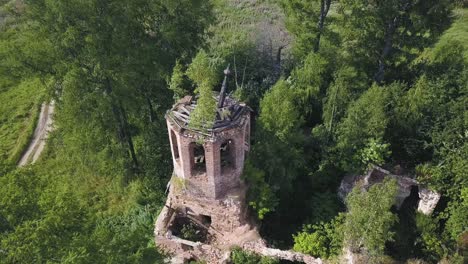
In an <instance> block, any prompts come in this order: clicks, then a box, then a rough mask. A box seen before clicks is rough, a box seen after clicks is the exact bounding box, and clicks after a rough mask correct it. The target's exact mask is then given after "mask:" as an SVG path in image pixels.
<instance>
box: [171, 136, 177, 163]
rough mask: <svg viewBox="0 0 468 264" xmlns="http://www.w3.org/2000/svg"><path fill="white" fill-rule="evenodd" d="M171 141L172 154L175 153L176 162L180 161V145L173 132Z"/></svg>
mask: <svg viewBox="0 0 468 264" xmlns="http://www.w3.org/2000/svg"><path fill="white" fill-rule="evenodd" d="M171 141H172V152H173V153H174V158H175V159H176V161H179V144H178V142H177V137H176V135H175V133H174V131H173V130H171Z"/></svg>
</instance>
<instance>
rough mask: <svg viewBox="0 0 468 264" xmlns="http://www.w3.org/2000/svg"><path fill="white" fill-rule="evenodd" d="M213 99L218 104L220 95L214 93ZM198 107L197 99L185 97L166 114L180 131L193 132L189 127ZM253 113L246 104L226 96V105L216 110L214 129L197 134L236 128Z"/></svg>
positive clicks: (210, 128)
mask: <svg viewBox="0 0 468 264" xmlns="http://www.w3.org/2000/svg"><path fill="white" fill-rule="evenodd" d="M213 98H214V99H215V100H216V102H218V100H219V93H217V92H214V93H213ZM196 106H197V97H194V96H185V97H184V98H182V99H180V100H179V101H177V102H176V103H175V104H174V106H173V107H172V109H171V110H169V111H168V112H167V113H166V118H168V119H169V120H170V121H171V122H172V123H173V124H175V125H176V126H178V127H179V128H180V129H186V130H193V131H197V130H196V129H193V128H191V127H189V123H190V115H191V113H192V112H193V110H195V107H196ZM250 111H252V109H250V107H248V106H247V105H246V104H245V103H240V102H238V101H236V100H235V99H234V98H232V97H230V96H226V97H225V99H224V103H223V105H222V106H221V107H217V109H216V119H215V122H214V124H213V126H212V127H209V128H207V129H206V131H197V132H201V133H203V132H211V133H212V132H218V131H222V130H225V129H228V128H231V127H234V126H237V125H239V124H240V123H241V122H242V117H243V116H244V115H245V114H246V113H247V112H250Z"/></svg>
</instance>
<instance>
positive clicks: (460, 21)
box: [436, 8, 468, 61]
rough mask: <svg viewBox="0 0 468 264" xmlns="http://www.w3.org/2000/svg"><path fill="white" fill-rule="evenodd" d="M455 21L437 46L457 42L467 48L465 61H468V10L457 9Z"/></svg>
mask: <svg viewBox="0 0 468 264" xmlns="http://www.w3.org/2000/svg"><path fill="white" fill-rule="evenodd" d="M454 14H455V21H454V23H453V24H452V26H451V27H450V28H449V29H448V30H447V31H446V32H445V33H444V34H443V35H442V36H441V38H440V40H439V42H438V43H437V44H436V45H443V44H445V43H447V42H449V41H451V40H457V41H459V42H460V43H462V44H463V45H464V47H465V55H464V57H465V60H466V61H468V8H464V9H457V10H455V12H454Z"/></svg>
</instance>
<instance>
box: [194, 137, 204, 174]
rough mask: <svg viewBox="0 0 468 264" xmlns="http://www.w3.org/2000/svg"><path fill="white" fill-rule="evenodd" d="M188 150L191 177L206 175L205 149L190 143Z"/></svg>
mask: <svg viewBox="0 0 468 264" xmlns="http://www.w3.org/2000/svg"><path fill="white" fill-rule="evenodd" d="M190 150H191V155H190V156H191V162H190V165H191V170H192V175H197V174H203V173H206V159H205V148H204V147H203V145H201V144H198V143H195V142H192V143H190Z"/></svg>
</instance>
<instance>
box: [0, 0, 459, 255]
mask: <svg viewBox="0 0 468 264" xmlns="http://www.w3.org/2000/svg"><path fill="white" fill-rule="evenodd" d="M0 6H1V7H0V263H164V261H165V259H166V256H165V255H164V254H163V253H162V252H160V251H159V250H158V249H157V247H156V246H155V243H154V237H153V228H154V222H155V219H156V217H157V215H158V212H159V211H160V210H161V208H162V206H163V205H164V202H165V190H166V185H167V182H168V181H169V179H170V177H171V175H172V160H171V154H170V153H171V151H170V147H169V140H168V135H167V128H166V123H165V119H164V115H165V113H166V111H167V110H168V109H169V108H170V107H171V106H172V104H173V103H174V102H175V100H177V99H178V98H181V97H182V96H184V95H186V94H198V95H199V96H200V98H204V97H207V96H208V97H210V96H211V94H212V91H213V90H214V91H219V88H220V86H221V85H220V84H221V81H222V77H223V69H224V68H226V65H228V64H229V65H230V67H231V70H232V75H231V77H230V80H229V87H228V91H229V93H231V94H232V96H234V97H236V98H238V99H239V100H240V101H243V102H246V103H247V104H248V105H249V106H250V107H251V108H252V110H253V113H252V123H253V124H254V125H253V126H252V137H251V144H252V149H251V153H250V154H249V159H248V161H247V162H246V164H245V168H244V175H243V178H244V180H245V181H246V182H247V183H248V184H249V187H250V189H249V194H248V199H249V206H250V208H251V213H252V215H253V216H254V217H255V218H256V219H257V221H258V223H259V226H260V232H261V234H262V236H263V237H265V238H266V239H267V240H268V243H269V244H271V245H274V246H275V247H278V248H284V249H290V248H292V249H294V250H296V251H299V252H303V253H306V254H310V255H312V256H314V257H320V258H322V259H325V260H328V261H330V262H331V263H333V262H335V263H339V262H340V256H341V255H342V254H343V249H344V248H347V249H350V250H352V251H353V252H356V253H358V254H361V255H365V256H366V257H367V261H368V262H372V263H438V262H439V263H460V264H461V263H466V262H467V261H468V143H467V138H468V111H467V107H468V94H467V93H468V68H467V65H468V64H467V63H468V4H467V2H466V1H463V0H459V1H450V0H425V1H423V0H388V1H376V0H340V1H337V0H210V1H208V0H207V1H202V0H177V1H176V0H131V1H118V0H67V1H50V0H0ZM50 101H54V102H55V105H56V110H55V114H54V128H55V129H54V131H53V132H52V133H51V135H50V137H49V138H48V140H47V146H46V149H45V151H44V152H43V153H42V155H41V157H40V159H39V160H38V161H37V162H36V163H34V164H32V165H29V166H25V167H20V168H19V167H17V166H16V165H17V163H18V160H19V158H20V156H21V154H22V153H23V152H24V149H25V147H26V146H27V144H28V142H29V140H30V138H31V135H32V131H34V128H35V126H36V125H37V124H36V120H37V118H38V115H39V109H40V105H41V103H42V102H50ZM203 110H204V111H205V112H208V114H209V111H210V101H209V100H208V101H207V102H206V109H203ZM374 165H378V166H382V167H384V168H388V169H391V168H395V167H398V168H399V169H400V170H402V171H404V172H405V173H406V174H408V175H412V176H413V177H414V178H415V179H416V180H418V181H419V182H420V183H422V184H424V185H425V186H427V187H428V188H429V189H431V190H434V191H437V192H439V193H440V194H441V195H442V198H441V201H440V202H439V204H438V205H437V207H436V209H435V211H434V212H433V213H432V214H431V215H430V216H427V215H423V214H421V213H417V212H416V211H415V210H413V209H414V208H413V209H411V208H406V209H405V208H403V209H400V210H397V209H396V208H395V207H394V206H392V204H393V197H394V195H395V191H396V189H395V183H394V182H392V181H385V182H383V183H380V184H376V185H374V186H373V187H372V188H370V189H369V190H368V191H367V192H365V191H362V190H360V189H359V188H355V189H354V190H353V191H352V192H351V194H350V195H349V196H348V198H347V199H346V200H345V201H342V200H341V199H340V198H339V197H338V195H337V189H338V187H339V185H340V182H341V180H342V179H343V177H344V176H345V175H350V174H355V175H359V174H363V173H365V172H366V171H367V169H369V168H370V167H371V166H374ZM232 261H233V262H234V263H276V262H275V260H272V259H265V258H261V257H259V256H256V255H253V254H250V253H247V252H242V251H240V250H235V251H234V252H233V254H232Z"/></svg>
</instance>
